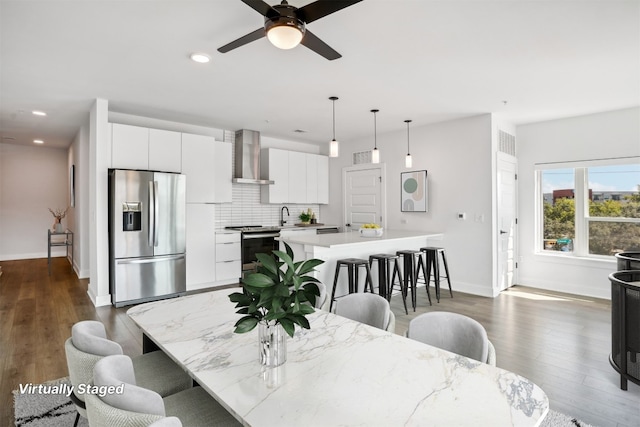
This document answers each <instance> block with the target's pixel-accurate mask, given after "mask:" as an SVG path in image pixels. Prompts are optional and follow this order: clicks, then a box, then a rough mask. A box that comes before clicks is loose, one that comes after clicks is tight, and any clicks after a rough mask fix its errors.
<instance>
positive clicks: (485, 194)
mask: <svg viewBox="0 0 640 427" xmlns="http://www.w3.org/2000/svg"><path fill="white" fill-rule="evenodd" d="M491 120H492V119H491V115H489V114H486V115H480V116H474V117H471V118H466V119H460V120H455V121H449V122H443V123H438V124H434V125H429V126H419V125H417V124H416V123H415V122H414V123H412V124H413V126H412V128H411V131H410V132H411V135H410V137H411V155H412V157H413V165H414V166H413V167H412V168H411V170H422V169H426V170H427V171H428V178H427V180H428V192H429V212H426V213H424V212H401V211H400V173H401V172H405V171H407V170H408V169H405V168H404V158H405V156H406V141H407V135H406V131H403V132H394V133H389V134H382V135H378V138H377V139H378V149H379V150H380V157H381V162H383V163H385V164H386V179H385V183H384V185H385V190H386V194H387V197H386V199H387V221H386V226H387V228H389V229H407V230H427V231H439V232H443V233H444V236H445V237H444V240H443V242H441V243H442V246H444V247H445V249H446V251H447V259H448V263H449V267H450V273H451V278H452V285H453V289H454V290H455V289H457V290H459V291H464V292H469V293H474V294H478V295H485V296H493V295H494V291H493V255H492V231H491V230H492V222H491V215H492V140H491V135H492V121H491ZM371 148H373V147H372V140H371V138H368V139H366V140H358V141H353V142H351V141H349V142H348V143H344V144H342V145H341V147H340V151H341V154H340V157H339V158H332V159H330V162H329V168H330V174H329V175H330V183H329V189H330V196H329V205H328V206H321V207H320V214H321V216H322V218H323V220H324V221H323V222H327V223H332V224H340V225H344V224H343V211H342V210H343V205H342V182H341V181H342V169H343V167H345V166H349V165H351V154H352V152H357V151H365V150H370V149H371ZM458 212H465V213H466V214H467V215H466V216H467V219H466V220H464V221H462V220H459V219H457V213H458ZM477 215H481V216H483V218H484V221H483V222H476V221H475V217H476V216H477ZM403 221H406V224H405V223H403Z"/></svg>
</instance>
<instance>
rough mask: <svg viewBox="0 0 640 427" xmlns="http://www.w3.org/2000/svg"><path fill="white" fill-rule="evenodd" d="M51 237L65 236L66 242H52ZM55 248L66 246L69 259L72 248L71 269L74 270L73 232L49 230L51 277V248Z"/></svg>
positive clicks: (48, 258)
mask: <svg viewBox="0 0 640 427" xmlns="http://www.w3.org/2000/svg"><path fill="white" fill-rule="evenodd" d="M51 236H64V240H58V241H55V240H54V241H52V240H51ZM53 246H65V247H66V248H67V258H69V248H71V268H72V269H73V231H70V230H65V231H63V232H61V233H58V232H55V231H54V232H52V231H51V230H47V263H48V266H49V276H51V248H52V247H53Z"/></svg>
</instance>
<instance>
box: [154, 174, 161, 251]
mask: <svg viewBox="0 0 640 427" xmlns="http://www.w3.org/2000/svg"><path fill="white" fill-rule="evenodd" d="M159 212H160V202H159V201H158V181H153V246H158V214H159Z"/></svg>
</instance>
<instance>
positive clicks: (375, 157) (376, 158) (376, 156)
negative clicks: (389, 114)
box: [371, 110, 380, 163]
mask: <svg viewBox="0 0 640 427" xmlns="http://www.w3.org/2000/svg"><path fill="white" fill-rule="evenodd" d="M378 111H380V110H371V112H372V113H373V150H372V151H371V163H380V152H379V151H378V137H377V126H376V113H377V112H378Z"/></svg>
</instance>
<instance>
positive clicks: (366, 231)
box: [359, 224, 383, 237]
mask: <svg viewBox="0 0 640 427" xmlns="http://www.w3.org/2000/svg"><path fill="white" fill-rule="evenodd" d="M359 231H360V237H381V236H382V232H383V228H382V227H380V226H379V225H378V224H362V226H361V227H360V230H359Z"/></svg>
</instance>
